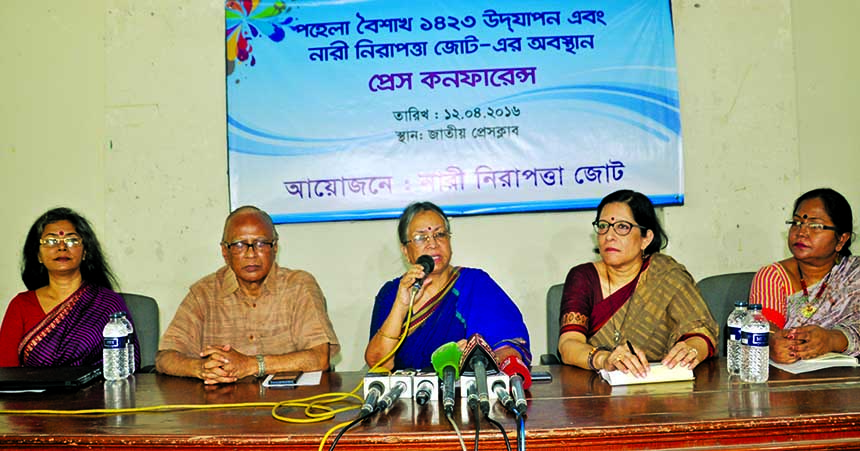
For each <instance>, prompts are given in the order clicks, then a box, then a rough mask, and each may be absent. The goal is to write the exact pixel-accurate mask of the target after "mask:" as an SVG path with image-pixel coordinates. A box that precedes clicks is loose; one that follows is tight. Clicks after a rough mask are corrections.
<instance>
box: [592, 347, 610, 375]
mask: <svg viewBox="0 0 860 451" xmlns="http://www.w3.org/2000/svg"><path fill="white" fill-rule="evenodd" d="M600 351H609V352H610V353H611V352H612V351H611V350H609V349H608V348H607V347H606V346H598V347H592V348H591V351H588V368H589V369H590V370H591V371H600V370H599V369H598V368H597V367H596V366H594V358H595V357H596V356H597V353H598V352H600Z"/></svg>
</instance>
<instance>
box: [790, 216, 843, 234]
mask: <svg viewBox="0 0 860 451" xmlns="http://www.w3.org/2000/svg"><path fill="white" fill-rule="evenodd" d="M785 224H786V225H788V226H790V227H789V228H790V229H794V230H800V229H802V228H804V227H806V228H807V229H809V231H810V232H815V233H818V232H822V231H825V230H833V231H835V230H836V227H833V226H829V225H824V224H820V223H817V222H800V221H798V220H796V219H792V220H790V221H785Z"/></svg>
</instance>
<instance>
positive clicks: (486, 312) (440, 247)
mask: <svg viewBox="0 0 860 451" xmlns="http://www.w3.org/2000/svg"><path fill="white" fill-rule="evenodd" d="M397 233H398V236H399V239H400V250H401V251H402V252H403V256H404V257H406V260H407V261H408V262H409V268H408V269H407V270H406V273H404V274H403V275H402V276H400V277H398V278H396V279H394V280H391V281H389V282H387V283H386V284H385V285H383V286H382V288H381V289H380V290H379V293H378V294H377V295H376V302H375V303H374V305H373V316H372V317H371V320H370V342H369V343H368V344H367V349H366V350H365V351H364V359H365V361H366V362H367V364H368V365H370V366H371V367H372V366H374V365H376V364H377V363H380V360H382V358H383V357H385V356H386V355H388V353H390V352H391V350H392V349H394V347H395V346H396V345H397V343H398V341H400V337H401V336H402V335H403V334H404V333H405V334H406V338H405V340H404V341H403V344H402V345H401V346H400V348H398V349H397V352H396V353H395V354H394V356H393V357H392V358H389V359H388V360H386V361H385V362H382V363H381V365H380V366H381V367H383V368H388V369H391V370H398V369H406V368H415V369H426V368H431V367H432V366H431V362H430V355H431V354H432V353H433V351H435V350H436V348H438V347H439V346H441V345H443V344H445V343H448V342H452V341H453V342H457V343H458V344H460V346H461V347H462V346H463V345H464V344H465V342H466V339H467V338H468V337H470V336H471V335H472V334H480V335H481V336H482V337H483V338H484V340H485V341H486V342H487V343H488V344H489V345H490V346H491V347H492V348H493V350H494V352H495V353H496V356H497V357H498V358H499V360H502V359H504V358H506V357H508V356H512V355H513V356H519V357H520V358H522V359H523V360H524V361H525V362H526V363H529V362H530V361H531V353H530V352H529V333H528V330H526V325H525V323H524V322H523V316H522V314H521V313H520V310H519V309H518V308H517V306H516V304H514V302H513V301H512V300H511V298H510V297H508V295H507V294H506V293H505V291H504V290H502V288H501V287H500V286H499V285H498V284H496V282H495V281H493V279H492V278H490V276H489V275H488V274H487V273H486V272H484V271H482V270H480V269H476V268H464V267H459V266H451V255H452V252H451V225H450V224H449V222H448V217H447V216H445V213H444V212H442V209H441V208H439V207H438V206H436V205H435V204H433V203H431V202H416V203H413V204H411V205H409V206H408V207H406V209H405V210H404V211H403V213H402V214H401V215H400V222H399V223H398V225H397ZM427 257H429V258H430V259H432V262H433V264H432V265H430V264H429V260H428V259H427ZM422 263H423V264H422ZM425 270H429V272H425ZM413 298H414V299H413ZM410 304H411V305H412V318H411V322H410V323H409V329H408V330H406V328H405V327H406V324H405V323H406V320H407V316H408V315H407V314H408V313H409V307H410Z"/></svg>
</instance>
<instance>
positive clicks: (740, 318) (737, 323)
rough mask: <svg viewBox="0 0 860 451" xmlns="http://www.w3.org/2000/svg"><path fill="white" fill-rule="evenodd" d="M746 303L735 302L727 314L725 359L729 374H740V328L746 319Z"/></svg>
mask: <svg viewBox="0 0 860 451" xmlns="http://www.w3.org/2000/svg"><path fill="white" fill-rule="evenodd" d="M747 305H749V304H748V303H747V301H737V302H735V309H734V311H732V313H730V314H729V319H728V321H726V323H727V324H728V326H729V336H728V337H726V357H727V360H728V368H729V374H731V375H733V376H738V375H740V374H741V328H742V327H743V326H744V322H746V319H747Z"/></svg>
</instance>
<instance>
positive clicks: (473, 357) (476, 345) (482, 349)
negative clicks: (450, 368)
mask: <svg viewBox="0 0 860 451" xmlns="http://www.w3.org/2000/svg"><path fill="white" fill-rule="evenodd" d="M460 363H461V366H462V364H463V363H465V364H466V366H465V367H463V369H464V370H465V369H469V370H471V371H474V373H475V385H476V386H477V387H476V388H477V390H478V401H479V402H480V404H481V411H482V412H483V413H484V414H485V415H489V414H490V393H489V390H488V389H487V372H488V371H492V372H498V367H497V365H496V356H495V354H494V353H493V350H492V349H490V345H489V344H487V342H486V341H485V340H484V338H483V337H481V336H480V335H478V334H473V335H472V336H471V337H469V341H468V342H467V343H466V348H465V349H464V350H463V358H461V359H460Z"/></svg>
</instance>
